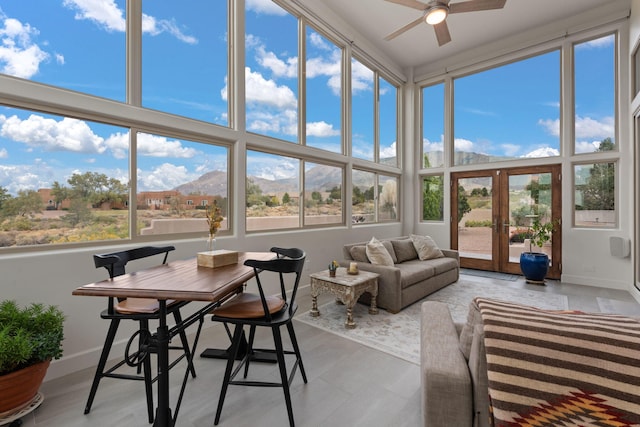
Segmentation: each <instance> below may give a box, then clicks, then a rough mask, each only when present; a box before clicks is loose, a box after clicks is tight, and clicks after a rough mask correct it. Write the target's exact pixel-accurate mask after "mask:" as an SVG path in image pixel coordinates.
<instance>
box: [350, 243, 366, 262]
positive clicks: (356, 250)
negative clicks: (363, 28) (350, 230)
mask: <svg viewBox="0 0 640 427" xmlns="http://www.w3.org/2000/svg"><path fill="white" fill-rule="evenodd" d="M349 253H350V254H351V258H353V259H354V261H358V262H369V258H367V247H366V246H365V245H362V246H360V245H358V246H351V249H349Z"/></svg>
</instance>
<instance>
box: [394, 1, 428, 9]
mask: <svg viewBox="0 0 640 427" xmlns="http://www.w3.org/2000/svg"><path fill="white" fill-rule="evenodd" d="M386 1H388V2H389V3H395V4H399V5H402V6H407V7H411V8H413V9H418V10H425V9H426V8H427V7H428V5H426V4H424V3H420V2H419V1H417V0H386Z"/></svg>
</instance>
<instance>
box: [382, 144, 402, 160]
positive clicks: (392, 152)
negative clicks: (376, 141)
mask: <svg viewBox="0 0 640 427" xmlns="http://www.w3.org/2000/svg"><path fill="white" fill-rule="evenodd" d="M396 147H397V144H396V142H395V141H393V142H392V143H391V145H389V146H388V147H381V149H380V158H381V159H388V158H391V157H397V156H398V149H397V148H396Z"/></svg>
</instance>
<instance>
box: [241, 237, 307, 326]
mask: <svg viewBox="0 0 640 427" xmlns="http://www.w3.org/2000/svg"><path fill="white" fill-rule="evenodd" d="M271 252H274V253H275V254H276V258H274V259H272V260H269V261H260V260H255V259H248V260H246V261H245V262H244V265H247V266H250V267H253V270H254V272H255V277H256V282H257V284H258V290H259V292H260V298H261V299H262V306H263V308H264V312H265V316H266V317H267V319H269V320H270V319H271V315H270V314H269V309H268V308H267V303H266V301H265V295H264V290H263V289H262V282H261V281H260V273H261V272H262V271H272V272H275V273H278V275H279V278H280V295H281V297H282V299H283V300H284V301H285V303H286V306H285V307H286V309H287V310H289V314H291V315H293V309H294V303H295V299H296V294H297V292H298V285H299V284H300V277H301V276H302V270H303V268H304V263H305V259H306V256H307V255H306V254H305V252H304V251H303V250H302V249H298V248H288V249H287V248H278V247H272V248H271ZM291 273H294V274H295V281H294V283H293V289H292V290H291V297H289V298H287V290H286V287H285V280H284V276H285V274H291Z"/></svg>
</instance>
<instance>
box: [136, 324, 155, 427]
mask: <svg viewBox="0 0 640 427" xmlns="http://www.w3.org/2000/svg"><path fill="white" fill-rule="evenodd" d="M140 329H141V330H147V331H149V321H148V320H140ZM139 344H142V343H139ZM138 368H139V366H138ZM142 371H143V373H144V374H143V375H144V392H145V394H146V395H147V416H148V417H149V424H151V423H152V422H153V417H154V415H155V414H154V408H153V383H152V381H153V377H152V376H151V354H149V353H147V356H146V357H145V358H144V360H143V361H142Z"/></svg>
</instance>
